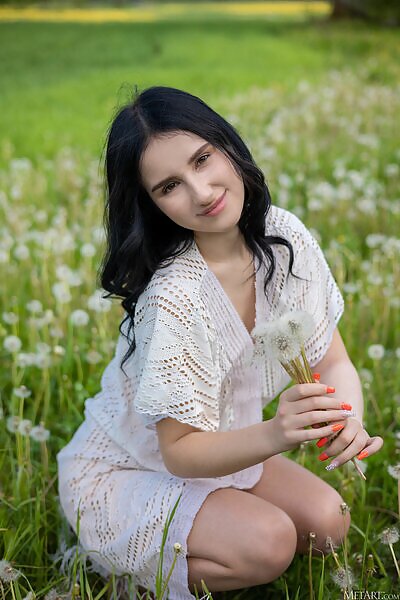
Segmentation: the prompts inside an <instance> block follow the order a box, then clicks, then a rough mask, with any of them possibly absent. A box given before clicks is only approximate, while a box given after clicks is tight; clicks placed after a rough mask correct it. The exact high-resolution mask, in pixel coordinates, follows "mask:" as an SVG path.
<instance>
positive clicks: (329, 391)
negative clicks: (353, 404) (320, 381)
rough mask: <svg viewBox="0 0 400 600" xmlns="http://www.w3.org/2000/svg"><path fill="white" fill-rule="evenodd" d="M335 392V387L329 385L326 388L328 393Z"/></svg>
mask: <svg viewBox="0 0 400 600" xmlns="http://www.w3.org/2000/svg"><path fill="white" fill-rule="evenodd" d="M334 392H336V390H335V388H334V387H327V388H326V393H327V394H333V393H334Z"/></svg>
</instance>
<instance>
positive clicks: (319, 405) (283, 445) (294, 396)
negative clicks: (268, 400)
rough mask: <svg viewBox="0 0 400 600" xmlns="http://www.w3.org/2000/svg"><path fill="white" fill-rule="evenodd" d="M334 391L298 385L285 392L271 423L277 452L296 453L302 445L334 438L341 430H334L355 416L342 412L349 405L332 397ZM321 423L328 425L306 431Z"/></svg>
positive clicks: (315, 386)
mask: <svg viewBox="0 0 400 600" xmlns="http://www.w3.org/2000/svg"><path fill="white" fill-rule="evenodd" d="M328 390H330V392H329V391H328ZM334 391H335V390H334V388H329V387H328V386H326V385H324V384H322V383H298V384H295V385H293V386H292V387H291V388H289V389H287V390H285V391H284V392H282V394H281V395H280V397H279V403H278V408H277V410H276V414H275V416H274V417H273V418H272V419H271V424H272V431H273V437H274V445H276V447H277V448H278V449H279V450H278V452H286V451H287V450H293V449H294V448H297V447H298V446H300V444H301V443H302V442H306V441H309V440H315V439H319V438H322V437H329V436H331V435H334V433H336V431H338V428H336V429H333V427H334V426H335V425H337V426H338V425H342V426H344V420H345V419H346V418H347V417H351V416H354V412H353V411H351V410H344V409H343V407H344V406H347V407H348V406H349V405H348V404H347V405H344V404H343V401H342V400H339V399H338V398H334V397H332V396H331V397H330V396H329V393H333V392H334ZM321 411H323V412H321ZM318 423H328V425H326V426H323V427H318V428H314V429H305V428H306V427H312V426H313V425H316V424H318Z"/></svg>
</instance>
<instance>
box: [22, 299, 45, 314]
mask: <svg viewBox="0 0 400 600" xmlns="http://www.w3.org/2000/svg"><path fill="white" fill-rule="evenodd" d="M26 308H27V310H28V311H29V312H30V313H32V314H34V315H37V314H39V313H41V312H42V310H43V305H42V303H41V302H40V300H30V301H29V302H27V304H26Z"/></svg>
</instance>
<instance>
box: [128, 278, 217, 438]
mask: <svg viewBox="0 0 400 600" xmlns="http://www.w3.org/2000/svg"><path fill="white" fill-rule="evenodd" d="M210 336H211V333H210V330H209V328H208V326H207V319H206V316H205V314H204V313H203V310H202V306H201V303H198V302H197V301H195V300H194V299H193V294H191V293H190V292H189V291H185V290H182V289H180V286H179V285H176V284H174V285H172V284H170V283H166V284H165V285H164V286H163V287H161V286H158V289H157V287H156V288H155V289H152V290H151V291H149V293H147V294H146V295H145V296H143V298H139V301H138V304H137V307H136V313H135V341H136V350H135V352H134V354H133V356H132V360H130V361H129V369H128V370H129V372H127V374H128V376H129V377H131V378H132V380H133V382H134V390H132V391H133V394H132V397H133V408H134V410H135V411H136V412H137V413H140V414H141V416H142V419H143V420H144V422H145V424H146V426H147V427H149V426H150V428H151V429H154V427H155V423H156V422H157V421H159V420H160V419H162V418H165V417H172V418H173V419H177V420H178V421H181V422H182V423H187V424H189V425H193V426H194V427H198V428H199V429H201V430H203V431H217V430H218V427H219V390H220V377H219V372H218V369H217V366H216V361H215V357H214V356H213V351H212V340H211V337H210ZM127 365H128V363H127Z"/></svg>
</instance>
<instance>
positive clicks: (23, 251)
mask: <svg viewBox="0 0 400 600" xmlns="http://www.w3.org/2000/svg"><path fill="white" fill-rule="evenodd" d="M14 256H15V258H17V259H18V260H26V259H27V258H29V256H30V252H29V248H28V246H25V244H19V245H18V246H17V247H16V248H15V250H14Z"/></svg>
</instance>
